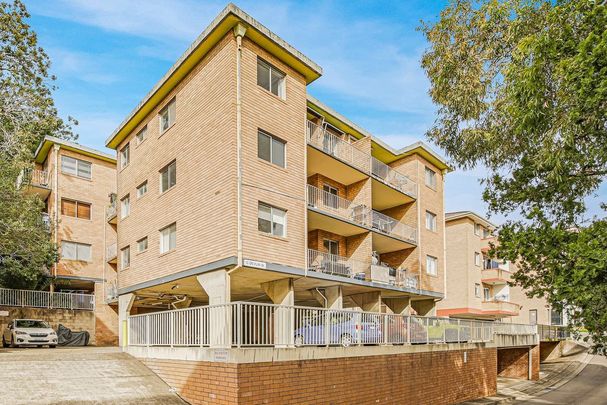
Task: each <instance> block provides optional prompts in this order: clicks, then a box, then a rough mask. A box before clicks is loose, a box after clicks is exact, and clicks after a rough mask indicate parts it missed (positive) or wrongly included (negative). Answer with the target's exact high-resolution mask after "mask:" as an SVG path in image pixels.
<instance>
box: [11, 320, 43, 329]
mask: <svg viewBox="0 0 607 405" xmlns="http://www.w3.org/2000/svg"><path fill="white" fill-rule="evenodd" d="M15 327H17V328H50V326H49V325H48V323H46V322H44V321H34V320H30V319H20V320H18V321H15Z"/></svg>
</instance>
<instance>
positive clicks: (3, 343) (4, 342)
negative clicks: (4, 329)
mask: <svg viewBox="0 0 607 405" xmlns="http://www.w3.org/2000/svg"><path fill="white" fill-rule="evenodd" d="M2 347H4V348H6V347H8V343H6V339H4V336H2Z"/></svg>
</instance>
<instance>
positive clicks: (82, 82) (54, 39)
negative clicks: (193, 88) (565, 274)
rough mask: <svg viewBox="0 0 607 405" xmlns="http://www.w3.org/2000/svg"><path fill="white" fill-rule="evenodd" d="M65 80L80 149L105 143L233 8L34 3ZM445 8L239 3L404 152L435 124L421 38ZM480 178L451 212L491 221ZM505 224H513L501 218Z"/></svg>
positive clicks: (430, 4)
mask: <svg viewBox="0 0 607 405" xmlns="http://www.w3.org/2000/svg"><path fill="white" fill-rule="evenodd" d="M25 3H26V6H27V7H28V9H29V11H30V13H31V14H32V17H31V19H30V24H31V26H32V28H33V29H34V30H35V31H36V32H37V34H38V39H39V42H40V45H41V46H42V47H43V48H44V49H45V50H46V51H47V53H48V54H49V56H50V58H51V61H52V73H53V74H54V75H56V76H57V81H56V84H57V86H58V89H57V91H56V92H55V94H54V97H55V101H56V104H57V107H58V109H59V112H60V114H61V115H62V116H63V117H64V118H65V117H67V116H73V117H74V118H76V119H77V120H78V122H79V125H78V126H77V127H76V128H75V132H76V133H77V134H79V139H78V142H79V143H81V144H83V145H87V146H90V147H93V148H96V149H100V150H104V151H106V152H111V153H113V151H109V150H107V149H105V147H104V144H105V140H106V138H107V137H108V136H109V135H110V134H111V133H112V132H113V131H114V129H116V127H117V126H118V124H119V123H120V122H121V121H122V120H123V119H124V118H125V117H126V116H127V114H128V113H130V112H131V110H132V109H133V108H134V107H135V106H136V105H137V104H138V103H139V101H140V100H141V99H142V98H143V97H144V96H145V95H146V94H147V93H148V91H149V90H150V89H151V88H152V87H153V86H154V85H155V84H156V83H157V81H158V80H159V79H160V78H161V77H162V76H163V75H164V74H165V72H166V71H167V70H168V69H169V68H170V67H171V66H172V65H173V63H174V62H175V61H176V60H177V58H178V57H179V56H180V55H181V54H182V53H183V52H184V51H185V50H186V48H187V47H188V46H189V45H190V44H191V43H192V42H193V41H194V39H195V38H196V37H197V36H198V35H199V34H200V33H201V32H202V31H203V30H204V28H205V27H206V26H207V25H208V24H210V22H211V21H212V20H213V18H214V17H215V16H216V15H217V14H218V13H219V12H220V11H221V10H222V9H223V8H224V7H225V5H226V4H227V3H226V2H223V1H215V0H213V1H195V0H165V1H161V0H145V1H144V0H139V1H129V0H71V1H68V0H55V1H47V0H40V1H39V0H32V1H27V0H26V2H25ZM445 3H446V2H445V1H423V0H407V1H393V2H388V1H353V0H349V1H348V0H344V1H326V2H321V1H305V0H300V1H276V0H274V1H265V0H256V1H238V2H236V3H235V4H236V5H237V6H239V7H240V8H242V9H243V10H244V11H246V12H247V13H249V14H250V15H251V16H253V17H254V18H256V19H257V20H258V21H260V22H261V23H262V24H264V25H265V26H266V27H268V28H269V29H270V30H271V31H273V32H274V33H276V34H277V35H279V36H280V37H282V38H283V39H284V40H286V41H287V42H289V43H290V44H291V45H293V46H294V47H295V48H297V49H298V50H300V51H301V52H303V53H304V54H305V55H306V56H308V57H310V58H311V59H312V60H313V61H315V62H316V63H318V64H319V65H320V66H322V68H323V72H324V73H323V76H322V77H321V78H319V79H318V80H316V81H315V82H314V83H312V84H311V85H310V86H308V91H309V93H310V94H312V95H313V96H314V97H316V98H318V99H320V100H321V101H322V102H324V103H325V104H327V105H329V106H331V107H332V108H333V109H335V110H336V111H338V112H340V113H342V114H343V115H345V116H347V117H348V118H349V119H351V120H352V121H354V122H355V123H357V124H358V125H360V126H362V127H363V128H365V129H366V130H368V131H370V132H371V133H373V134H374V135H376V136H378V137H379V138H381V139H382V140H384V141H385V142H387V143H388V144H389V145H391V146H393V147H396V148H400V147H403V146H406V145H408V144H411V143H413V142H416V141H419V140H423V141H425V142H427V143H429V144H430V145H431V146H432V147H433V148H434V149H435V150H437V151H439V152H440V149H439V148H437V147H436V146H435V145H432V143H431V142H428V140H427V139H426V137H425V135H424V134H425V132H426V131H427V130H428V129H429V128H430V127H431V125H432V123H433V121H434V118H435V114H434V113H435V106H434V105H433V104H432V101H431V99H430V97H429V96H428V88H429V81H428V79H427V77H426V76H425V74H424V72H423V70H422V69H421V67H420V57H421V55H422V53H423V51H424V49H426V48H427V43H426V41H425V39H424V37H423V35H422V34H421V33H420V32H418V31H417V30H416V28H417V27H418V26H419V25H420V21H422V20H423V21H434V20H436V19H437V17H438V14H439V12H440V10H441V8H442V7H444V5H445ZM482 176H484V171H483V169H482V168H478V169H475V170H472V171H459V170H458V171H454V172H452V173H449V174H448V175H447V179H446V185H445V204H446V210H447V212H449V211H459V210H472V211H475V212H478V213H479V214H481V215H485V214H486V205H485V203H484V202H483V201H482V199H481V193H482V186H481V185H480V184H479V178H480V177H482ZM491 220H492V221H493V222H494V223H496V224H500V223H501V222H503V220H504V218H503V217H500V216H493V217H491Z"/></svg>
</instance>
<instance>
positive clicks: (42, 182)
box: [18, 136, 118, 345]
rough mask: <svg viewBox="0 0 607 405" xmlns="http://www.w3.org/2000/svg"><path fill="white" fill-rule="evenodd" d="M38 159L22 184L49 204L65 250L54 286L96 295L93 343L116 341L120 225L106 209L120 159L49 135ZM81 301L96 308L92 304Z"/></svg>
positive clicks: (56, 237) (47, 216) (52, 229)
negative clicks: (114, 255)
mask: <svg viewBox="0 0 607 405" xmlns="http://www.w3.org/2000/svg"><path fill="white" fill-rule="evenodd" d="M34 162H35V167H34V168H33V169H32V170H31V171H29V172H27V173H24V174H22V176H21V177H20V179H19V180H18V183H23V184H25V183H27V187H26V188H25V189H24V190H25V191H26V192H31V193H36V194H38V195H39V196H40V198H41V199H42V200H43V201H44V202H45V203H46V208H45V212H44V214H43V215H44V220H45V222H46V223H47V224H48V226H49V237H50V238H52V239H53V241H54V242H55V244H56V245H57V247H58V250H59V260H58V261H57V263H55V264H54V266H53V267H52V269H50V273H51V274H50V277H51V280H52V281H51V287H50V288H51V291H54V292H70V293H85V294H94V301H95V302H94V312H95V322H94V323H95V330H89V332H90V333H91V339H92V340H91V342H92V343H94V344H97V345H112V344H116V343H117V329H118V314H117V305H116V299H115V298H114V299H113V301H114V304H113V305H110V303H111V302H112V300H111V299H110V296H108V293H110V295H111V292H112V288H113V286H115V280H116V272H115V271H113V270H111V268H110V267H108V265H107V264H106V262H107V256H106V253H107V248H108V246H110V245H112V244H113V243H115V240H116V230H115V229H112V227H111V226H109V225H108V224H107V221H106V212H105V211H106V207H107V201H108V196H109V195H111V194H112V193H114V192H115V188H116V159H115V158H114V157H113V156H111V155H108V154H106V153H104V152H101V151H98V150H94V149H91V148H88V147H85V146H82V145H79V144H77V143H74V142H69V141H65V140H62V139H58V138H54V137H51V136H47V137H45V138H44V140H43V141H42V142H41V143H40V145H39V147H38V149H37V150H36V152H35V156H34ZM23 176H27V177H28V178H27V179H25V178H24V177H23ZM114 295H115V294H114ZM66 297H67V295H66ZM72 297H76V298H78V297H80V299H83V297H85V296H78V295H74V296H72ZM85 299H88V296H86V297H85ZM76 304H77V305H78V306H79V307H81V308H92V307H93V306H92V305H89V304H90V303H76ZM63 308H69V305H68V306H65V305H64V306H63Z"/></svg>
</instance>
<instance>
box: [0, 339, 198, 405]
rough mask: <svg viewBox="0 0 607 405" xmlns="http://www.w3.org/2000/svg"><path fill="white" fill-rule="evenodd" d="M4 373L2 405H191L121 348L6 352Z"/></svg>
mask: <svg viewBox="0 0 607 405" xmlns="http://www.w3.org/2000/svg"><path fill="white" fill-rule="evenodd" d="M0 370H1V371H0V398H1V399H0V403H2V404H4V403H7V404H9V403H10V404H24V405H25V404H121V405H122V404H163V405H164V404H167V405H173V404H175V405H177V404H179V405H184V404H186V402H184V401H182V400H181V399H180V398H179V397H178V396H177V395H175V394H173V393H172V392H171V391H170V390H169V386H168V385H167V384H165V383H164V382H163V381H162V380H161V379H160V378H159V377H158V376H156V374H154V373H152V372H151V371H150V370H149V369H148V368H147V367H145V366H144V365H143V364H141V363H140V362H139V361H137V360H136V359H135V358H133V357H131V356H129V355H128V354H126V353H122V352H120V351H119V349H118V348H96V347H83V348H56V349H46V348H40V349H37V348H31V349H30V348H25V349H0ZM5 400H8V402H3V401H5Z"/></svg>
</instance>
